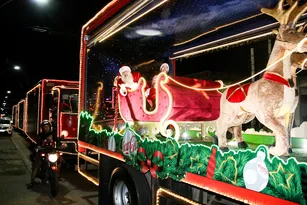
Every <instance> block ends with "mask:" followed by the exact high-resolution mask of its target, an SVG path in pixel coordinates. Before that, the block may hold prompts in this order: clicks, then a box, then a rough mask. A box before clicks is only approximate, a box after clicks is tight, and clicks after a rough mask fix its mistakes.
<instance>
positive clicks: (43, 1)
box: [32, 0, 49, 6]
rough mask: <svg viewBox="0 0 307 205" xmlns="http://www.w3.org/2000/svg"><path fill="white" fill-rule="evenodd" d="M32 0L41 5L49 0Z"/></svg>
mask: <svg viewBox="0 0 307 205" xmlns="http://www.w3.org/2000/svg"><path fill="white" fill-rule="evenodd" d="M32 1H35V2H36V3H37V4H39V5H42V6H43V5H46V4H47V3H48V1H49V0H32Z"/></svg>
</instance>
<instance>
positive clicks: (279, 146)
mask: <svg viewBox="0 0 307 205" xmlns="http://www.w3.org/2000/svg"><path fill="white" fill-rule="evenodd" d="M285 120H286V118H285V117H281V118H278V119H276V118H271V119H267V120H266V121H267V122H268V123H266V124H265V126H267V127H268V128H270V129H271V130H272V131H273V132H274V133H275V146H274V147H270V149H269V152H270V154H272V155H274V156H289V153H288V148H289V141H288V138H287V134H286V131H287V125H286V121H285Z"/></svg>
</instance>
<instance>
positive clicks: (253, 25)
mask: <svg viewBox="0 0 307 205" xmlns="http://www.w3.org/2000/svg"><path fill="white" fill-rule="evenodd" d="M295 2H296V1H286V3H288V4H286V3H285V2H283V1H280V2H279V4H278V6H276V7H275V5H276V4H277V1H275V0H269V1H268V0H241V1H235V0H227V1H226V0H225V1H224V0H221V1H203V0H196V1H191V0H177V1H175V0H174V1H173V0H169V1H167V0H152V1H149V0H143V1H130V0H113V1H111V2H110V3H109V4H108V5H107V6H106V7H104V8H103V9H102V10H101V11H100V12H98V13H97V14H96V15H95V16H94V17H93V18H92V19H91V20H90V21H88V23H87V24H85V25H84V26H83V28H82V33H81V34H82V35H81V50H80V61H81V62H80V94H79V95H80V101H79V127H78V146H79V147H82V148H84V149H85V150H84V152H83V151H82V152H79V153H78V172H79V173H80V174H81V175H83V176H84V177H86V178H87V179H88V180H90V181H91V182H93V183H94V184H96V185H97V186H99V204H133V205H137V204H138V205H149V204H157V205H158V204H279V205H281V204H293V205H294V204H306V199H307V194H306V193H307V183H306V179H307V178H306V177H307V166H306V153H305V152H304V149H306V147H304V146H306V144H305V143H306V139H305V138H303V137H302V138H300V139H296V140H293V138H292V139H290V140H292V144H291V143H289V144H288V145H287V147H286V150H288V148H289V151H286V152H285V153H287V154H289V155H287V156H283V157H278V156H272V155H270V153H271V152H270V151H271V149H268V148H267V145H272V146H274V144H273V143H274V140H273V141H272V140H271V139H276V145H275V148H276V147H277V148H278V149H279V148H280V149H282V148H284V147H279V146H280V142H281V141H279V140H280V136H279V135H278V134H276V135H275V134H274V133H270V134H268V135H269V136H265V135H262V134H259V135H257V134H253V133H250V134H247V133H245V132H244V133H243V134H242V132H241V129H242V127H241V126H242V125H241V124H242V123H241V121H239V120H240V119H241V118H242V119H244V120H242V122H248V121H249V120H251V119H252V117H255V116H251V114H252V113H251V112H249V111H248V110H249V109H253V106H251V105H250V104H249V106H246V104H245V102H246V100H247V99H249V98H250V97H249V95H248V94H249V93H252V92H254V91H255V90H256V88H255V86H254V85H258V84H248V83H250V82H249V81H248V80H252V82H254V81H255V76H254V74H256V71H257V70H256V69H255V67H254V66H255V61H253V60H254V59H256V60H258V61H256V65H257V66H258V65H259V66H260V65H261V66H263V67H262V68H263V69H264V70H263V71H262V73H263V72H265V71H266V70H268V69H272V70H271V71H272V72H270V73H267V74H266V75H264V77H262V78H261V77H260V81H258V83H259V82H263V83H264V84H265V85H267V84H270V86H271V85H272V83H276V85H275V84H274V85H275V86H273V87H274V89H276V88H280V89H276V92H275V93H274V92H273V91H272V95H273V94H276V93H277V94H278V93H280V90H283V89H285V90H286V91H285V92H288V91H289V93H291V96H292V94H293V96H292V97H293V99H298V98H296V97H298V95H294V93H295V92H294V91H295V88H296V86H295V85H296V84H295V82H294V81H290V80H292V79H290V80H289V82H288V81H287V80H286V78H285V77H284V76H281V75H278V74H276V73H274V72H273V68H272V67H273V66H275V65H276V66H277V67H278V66H280V65H281V63H280V62H281V61H282V60H284V59H286V60H287V62H288V63H287V64H286V63H285V67H284V68H285V69H286V68H290V67H295V66H298V67H300V68H302V69H304V67H305V65H304V62H306V61H305V60H304V59H306V58H305V56H304V55H305V54H303V53H304V50H303V49H304V48H305V47H304V46H305V39H304V35H303V34H298V33H297V32H302V30H303V29H300V30H299V31H296V30H295V26H296V25H300V22H297V21H298V19H300V18H299V17H300V15H302V14H303V13H304V12H305V11H306V10H307V5H306V4H303V3H299V4H297V3H295ZM274 7H275V9H274ZM262 8H270V9H272V10H266V9H262ZM286 11H287V13H286ZM291 12H293V13H291ZM265 14H269V15H271V16H273V17H276V18H277V20H278V21H280V22H281V23H282V24H283V25H284V24H287V25H288V24H289V25H290V24H291V26H288V27H286V26H283V25H282V26H281V27H280V28H279V31H280V32H281V31H283V30H282V29H284V28H291V29H292V30H291V32H287V35H286V34H285V36H288V34H289V35H296V34H297V35H299V36H300V40H301V41H299V42H298V41H296V44H293V46H294V47H291V49H294V48H296V49H297V50H290V51H289V52H288V51H287V52H286V51H285V50H283V51H285V52H282V53H279V54H280V55H277V54H276V52H280V51H281V50H282V49H276V48H275V45H276V46H281V47H282V46H289V45H290V41H287V42H279V41H280V40H281V38H282V37H281V35H280V36H278V38H277V41H276V42H277V43H276V42H275V45H274V48H273V49H272V46H273V42H274V40H275V36H274V35H273V32H272V30H273V29H278V26H279V24H278V23H277V22H276V20H274V18H272V17H270V16H269V15H265ZM283 15H285V16H283ZM290 18H291V19H292V20H290ZM296 23H298V24H296ZM275 33H277V31H275ZM293 39H294V38H293ZM295 39H299V38H295ZM291 45H292V44H291ZM240 46H241V47H240ZM244 46H247V47H244ZM248 46H249V47H248ZM261 46H262V47H261ZM263 46H264V48H265V50H263ZM250 47H255V50H256V51H257V52H258V51H260V52H259V53H260V54H259V55H257V57H256V58H255V56H254V51H255V50H253V49H250ZM258 47H260V48H261V49H260V48H259V50H257V49H258ZM226 48H229V50H228V51H226V50H225V49H226ZM270 48H271V49H270ZM244 49H245V50H247V52H241V51H242V50H243V51H244ZM238 50H239V51H240V52H239V51H238ZM268 50H269V52H267V51H268ZM264 51H265V52H264ZM294 51H296V52H295V55H293V56H292V57H291V58H290V57H289V56H290V55H291V54H292V53H294ZM291 52H292V53H291ZM214 53H215V54H214ZM246 53H247V54H246ZM271 53H272V54H276V55H272V56H273V57H279V58H276V60H275V61H273V60H270V63H269V64H268V65H267V59H269V58H270V55H271ZM285 54H287V55H285ZM216 55H219V57H218V58H217V56H216ZM258 56H259V57H258ZM303 57H304V59H303ZM214 59H215V60H214ZM298 59H300V60H302V61H300V60H298ZM286 60H285V61H286ZM258 62H259V63H258ZM298 62H302V63H298ZM163 63H167V64H168V65H169V72H167V73H164V72H160V70H159V68H160V66H161V65H162V64H163ZM244 63H246V66H247V68H246V70H243V69H240V67H242V65H243V64H244ZM247 63H248V64H247ZM257 63H258V64H257ZM290 64H291V65H290ZM218 65H219V66H218ZM244 65H245V64H244ZM122 66H128V67H130V69H131V71H132V75H133V77H135V76H142V77H140V78H138V79H137V80H136V81H135V82H133V83H134V85H135V86H134V87H133V88H131V87H130V88H129V89H128V88H127V90H126V91H125V92H123V87H125V86H126V84H125V83H123V82H121V84H120V80H119V79H120V78H121V76H120V74H119V69H120V68H121V67H122ZM286 66H287V67H286ZM209 68H210V71H208V70H209ZM125 71H129V68H127V67H125ZM217 71H218V72H217ZM192 72H194V73H192ZM287 72H288V71H287ZM195 73H196V74H195ZM289 73H291V72H289ZM260 74H261V73H260ZM250 76H251V77H250ZM153 77H154V78H153ZM257 77H259V74H258V75H257ZM122 80H123V79H122ZM220 80H222V81H223V82H224V83H227V84H229V85H230V86H225V85H224V83H223V82H222V81H220ZM236 82H239V83H236ZM130 85H131V82H130ZM268 87H269V86H267V88H268ZM228 88H230V89H228ZM249 88H250V90H248V89H249ZM148 89H153V90H148ZM226 89H227V90H226ZM225 90H226V91H225ZM267 90H268V89H267ZM153 91H154V92H155V93H154V95H153V94H152V92H153ZM292 91H293V92H292ZM226 94H227V95H226ZM225 96H226V97H225ZM254 96H256V94H255V95H254ZM289 96H290V94H289ZM278 97H280V96H278ZM245 98H246V100H245ZM259 99H260V98H258V97H257V98H256V97H255V98H254V99H252V100H253V101H254V103H255V104H254V105H255V106H256V104H257V103H258V100H259ZM278 99H279V98H278ZM273 100H274V99H270V96H269V95H268V96H267V101H263V103H264V104H265V103H266V104H265V105H266V106H267V107H268V108H269V107H270V103H272V102H275V101H273ZM224 102H226V103H233V104H231V105H229V106H228V107H229V109H230V108H232V107H235V108H236V110H234V111H233V112H232V113H230V114H229V115H227V116H226V117H225V118H224V114H225V113H226V114H227V111H228V110H225V106H224V104H223V103H224ZM296 102H297V101H296ZM223 111H225V113H224V112H223ZM288 114H289V116H290V114H291V115H292V114H293V111H291V113H288ZM221 116H223V119H226V120H225V122H223V123H222V124H218V122H219V120H221ZM261 116H262V115H261ZM261 116H257V118H259V119H261ZM287 116H288V115H287ZM247 117H250V118H251V119H249V118H247ZM234 119H237V120H238V123H237V125H235V126H233V127H228V128H229V129H228V128H227V129H225V131H224V133H223V134H226V131H230V132H231V131H232V132H233V135H234V137H233V138H232V139H228V141H227V140H226V137H225V139H224V141H223V143H225V144H227V146H228V147H230V150H229V151H228V150H226V148H228V147H222V146H220V145H221V144H223V143H222V142H221V141H219V142H218V145H213V144H212V142H214V143H216V141H215V140H214V139H215V136H216V135H218V133H219V132H221V131H220V129H221V128H222V127H223V126H224V125H225V124H227V123H228V122H231V121H232V120H234ZM282 119H284V118H282ZM245 120H246V121H245ZM264 123H266V122H264ZM217 125H218V126H217ZM288 125H289V124H288ZM239 126H240V127H239ZM281 126H284V125H281ZM214 127H215V129H216V132H215V130H214V129H211V128H214ZM234 127H236V128H237V127H239V128H241V129H234ZM241 135H242V136H241ZM230 138H231V137H230ZM221 139H222V138H220V136H219V140H221ZM234 139H237V142H238V143H236V142H235V141H234ZM282 139H283V140H286V139H287V137H283V138H282ZM240 140H241V141H240ZM244 140H245V141H244ZM246 142H247V143H246ZM294 142H296V143H294ZM297 142H299V143H297ZM232 144H235V145H238V147H237V146H235V147H231V145H232ZM247 146H248V147H247ZM277 148H276V149H277ZM290 148H292V151H294V152H293V153H290ZM269 150H270V151H269ZM299 150H300V151H299ZM272 153H273V152H272ZM95 167H96V169H95Z"/></svg>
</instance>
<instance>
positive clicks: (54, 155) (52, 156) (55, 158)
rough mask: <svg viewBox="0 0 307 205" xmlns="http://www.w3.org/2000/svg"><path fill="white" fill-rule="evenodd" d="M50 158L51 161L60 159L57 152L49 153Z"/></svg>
mask: <svg viewBox="0 0 307 205" xmlns="http://www.w3.org/2000/svg"><path fill="white" fill-rule="evenodd" d="M48 159H49V161H50V162H56V161H57V160H58V155H57V154H49V156H48Z"/></svg>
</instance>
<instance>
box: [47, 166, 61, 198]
mask: <svg viewBox="0 0 307 205" xmlns="http://www.w3.org/2000/svg"><path fill="white" fill-rule="evenodd" d="M49 184H50V190H51V196H53V197H56V196H57V195H58V193H59V172H58V171H56V170H55V171H54V170H51V177H50V181H49Z"/></svg>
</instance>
